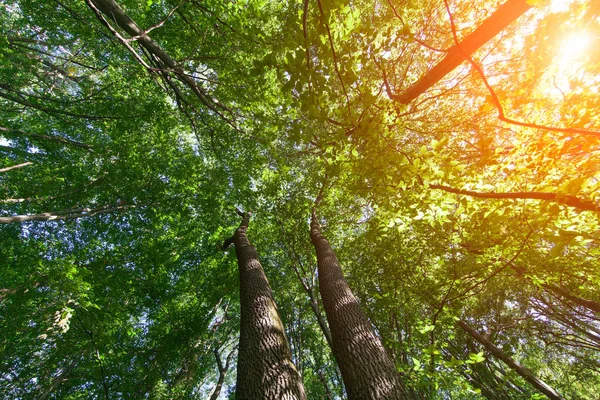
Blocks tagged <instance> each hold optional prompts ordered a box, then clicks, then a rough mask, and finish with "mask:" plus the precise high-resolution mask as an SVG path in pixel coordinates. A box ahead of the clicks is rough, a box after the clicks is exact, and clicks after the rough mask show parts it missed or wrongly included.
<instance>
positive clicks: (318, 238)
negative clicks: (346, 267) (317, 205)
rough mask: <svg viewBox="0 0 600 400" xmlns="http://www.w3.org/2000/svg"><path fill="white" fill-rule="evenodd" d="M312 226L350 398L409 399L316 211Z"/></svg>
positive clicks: (338, 357) (327, 308) (336, 352)
mask: <svg viewBox="0 0 600 400" xmlns="http://www.w3.org/2000/svg"><path fill="white" fill-rule="evenodd" d="M310 227H311V230H310V237H311V240H312V242H313V245H314V246H315V250H316V253H317V265H318V270H319V290H320V292H321V298H322V299H323V306H324V308H325V313H326V315H327V321H328V322H329V329H330V331H331V337H332V349H333V354H334V356H335V359H336V361H337V364H338V366H339V368H340V371H341V373H342V378H343V380H344V384H345V386H346V391H347V393H348V399H350V400H354V399H373V400H383V399H403V400H404V399H409V396H408V393H407V391H406V389H405V387H404V384H403V382H402V381H401V380H400V376H399V374H398V372H397V370H396V367H395V365H394V363H393V362H392V360H391V359H390V358H389V357H388V355H387V353H386V352H385V349H384V347H383V345H382V343H381V341H380V340H379V338H378V337H377V335H375V332H374V331H373V327H372V326H371V323H370V322H369V320H368V319H367V317H366V315H365V314H364V313H363V311H362V309H361V308H360V305H359V304H358V301H357V300H356V298H355V297H354V295H353V294H352V290H350V287H349V286H348V283H347V282H346V280H345V279H344V275H343V274H342V269H341V267H340V264H339V262H338V260H337V258H336V256H335V254H334V252H333V249H332V248H331V246H330V244H329V242H328V241H327V239H325V237H324V236H323V235H322V234H321V230H320V227H319V223H318V222H317V220H316V217H315V215H314V213H313V216H312V221H311V224H310Z"/></svg>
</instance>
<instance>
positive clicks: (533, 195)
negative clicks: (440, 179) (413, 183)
mask: <svg viewBox="0 0 600 400" xmlns="http://www.w3.org/2000/svg"><path fill="white" fill-rule="evenodd" d="M429 187H430V188H432V189H439V190H444V191H446V192H449V193H456V194H464V195H467V196H471V197H478V198H482V199H534V200H546V201H552V202H555V203H559V204H564V205H566V206H569V207H573V208H577V209H579V210H583V211H595V212H600V206H599V205H597V204H595V203H594V202H592V201H589V200H583V199H580V198H578V197H575V196H569V195H564V194H559V193H546V192H504V193H497V192H490V193H483V192H475V191H472V190H465V189H456V188H453V187H450V186H445V185H431V184H430V185H429Z"/></svg>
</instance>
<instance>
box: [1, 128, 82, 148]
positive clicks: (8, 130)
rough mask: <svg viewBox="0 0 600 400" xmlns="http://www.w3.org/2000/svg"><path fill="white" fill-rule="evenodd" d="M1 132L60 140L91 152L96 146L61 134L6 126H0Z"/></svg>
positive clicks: (54, 140)
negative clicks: (26, 130)
mask: <svg viewBox="0 0 600 400" xmlns="http://www.w3.org/2000/svg"><path fill="white" fill-rule="evenodd" d="M0 132H5V133H7V134H10V133H13V134H17V135H21V136H26V137H30V138H33V139H42V140H50V141H53V142H58V143H62V144H67V145H71V146H75V147H79V148H81V149H85V150H88V151H90V152H93V151H94V148H93V147H92V146H90V145H89V144H85V143H80V142H77V141H75V140H71V139H67V138H63V137H60V136H53V135H43V134H38V133H29V132H24V131H21V130H19V129H12V128H6V127H4V126H0Z"/></svg>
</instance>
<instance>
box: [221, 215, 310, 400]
mask: <svg viewBox="0 0 600 400" xmlns="http://www.w3.org/2000/svg"><path fill="white" fill-rule="evenodd" d="M238 214H239V215H240V216H241V217H242V223H241V224H240V227H239V228H238V229H237V230H236V231H235V234H234V235H233V237H232V238H231V239H228V240H227V241H226V242H225V245H224V246H223V247H224V248H227V247H228V246H229V244H230V243H231V242H233V243H235V252H236V254H237V259H238V266H239V271H240V272H239V273H240V312H241V316H240V344H239V350H238V352H239V356H238V361H237V368H238V372H237V383H236V398H238V399H258V398H261V399H288V398H289V399H305V398H306V395H305V394H304V387H303V386H302V379H301V378H300V375H299V374H298V371H297V370H296V367H295V366H294V364H293V363H292V358H291V354H290V350H289V346H288V342H287V338H286V337H285V330H284V327H283V323H282V322H281V319H280V318H279V313H278V312H277V305H276V304H275V301H274V300H273V295H272V293H271V286H270V285H269V281H268V280H267V277H266V276H265V273H264V272H263V269H262V266H261V265H260V262H259V261H258V254H257V253H256V250H255V249H254V246H252V244H250V242H249V241H248V237H247V236H246V230H247V229H248V225H249V223H250V216H251V213H249V212H247V213H242V212H241V211H239V210H238Z"/></svg>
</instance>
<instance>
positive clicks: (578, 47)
mask: <svg viewBox="0 0 600 400" xmlns="http://www.w3.org/2000/svg"><path fill="white" fill-rule="evenodd" d="M593 41H594V38H593V36H592V35H591V34H590V33H589V32H587V31H580V32H573V33H570V34H568V35H566V36H565V37H564V39H563V40H562V41H561V44H560V50H559V51H560V56H559V57H560V58H561V61H567V62H568V61H573V60H580V59H582V58H584V57H585V56H586V55H587V54H588V53H589V50H591V48H592V43H593Z"/></svg>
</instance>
